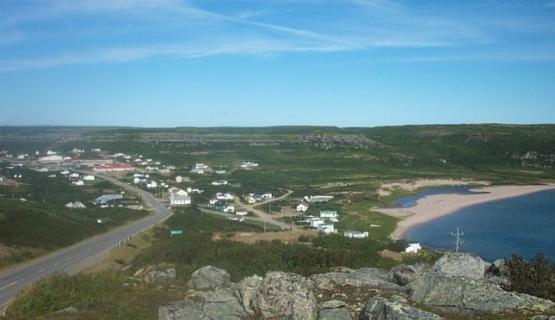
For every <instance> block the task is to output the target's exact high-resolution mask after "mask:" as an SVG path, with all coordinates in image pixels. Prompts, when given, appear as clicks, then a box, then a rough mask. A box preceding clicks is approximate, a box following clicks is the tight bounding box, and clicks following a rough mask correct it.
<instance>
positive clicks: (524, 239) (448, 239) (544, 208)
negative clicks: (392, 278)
mask: <svg viewBox="0 0 555 320" xmlns="http://www.w3.org/2000/svg"><path fill="white" fill-rule="evenodd" d="M457 188H461V189H459V190H456V189H455V188H438V189H435V191H432V190H434V189H430V190H427V191H425V193H424V192H423V193H420V194H417V195H414V196H413V197H412V198H410V199H407V198H408V197H406V198H404V199H400V200H399V201H400V202H399V205H400V206H404V207H406V206H408V207H410V206H411V205H414V204H415V202H416V200H418V199H420V198H422V197H425V196H428V195H432V194H445V193H465V192H471V191H469V188H468V187H457ZM465 189H466V191H465ZM457 227H459V228H460V229H461V230H462V231H463V232H464V236H463V240H464V243H463V250H464V251H468V252H474V253H476V254H478V255H480V256H481V257H482V258H484V259H485V260H489V261H492V260H494V259H498V258H504V257H509V256H510V255H511V254H513V253H517V254H520V255H522V256H523V257H525V258H526V259H530V258H532V257H534V256H535V255H536V254H537V253H539V252H542V253H543V254H545V255H546V257H548V258H549V259H550V260H552V261H555V190H549V191H541V192H536V193H532V194H529V195H524V196H519V197H515V198H510V199H503V200H496V201H491V202H486V203H482V204H477V205H473V206H469V207H466V208H463V209H461V210H458V211H456V212H454V213H453V214H450V215H447V216H444V217H441V218H438V219H436V220H433V221H430V222H428V223H425V224H422V225H418V226H415V227H413V228H412V229H410V230H409V232H408V233H407V235H406V239H407V240H409V241H414V242H420V243H422V244H423V245H425V246H428V247H432V248H438V249H446V250H453V249H454V246H455V245H454V237H453V236H451V235H450V233H451V232H454V231H455V230H456V228H457Z"/></svg>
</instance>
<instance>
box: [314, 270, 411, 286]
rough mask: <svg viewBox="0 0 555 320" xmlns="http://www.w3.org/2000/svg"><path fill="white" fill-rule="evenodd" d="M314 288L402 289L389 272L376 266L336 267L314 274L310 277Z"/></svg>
mask: <svg viewBox="0 0 555 320" xmlns="http://www.w3.org/2000/svg"><path fill="white" fill-rule="evenodd" d="M310 280H311V281H312V282H313V283H314V286H315V288H318V289H327V290H330V289H333V288H335V287H342V286H353V287H359V288H360V287H366V288H374V289H383V290H391V291H403V288H402V287H401V286H399V285H398V284H396V283H393V282H392V281H391V276H390V273H389V272H387V271H385V270H382V269H377V268H362V269H356V270H355V269H349V268H343V267H342V268H338V269H336V270H334V271H332V272H328V273H323V274H316V275H313V276H311V277H310Z"/></svg>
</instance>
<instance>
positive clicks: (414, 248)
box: [405, 243, 422, 253]
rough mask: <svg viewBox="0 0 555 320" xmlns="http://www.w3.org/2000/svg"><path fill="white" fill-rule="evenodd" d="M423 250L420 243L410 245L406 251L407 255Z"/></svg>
mask: <svg viewBox="0 0 555 320" xmlns="http://www.w3.org/2000/svg"><path fill="white" fill-rule="evenodd" d="M421 249H422V246H421V245H420V243H409V246H408V247H407V248H406V249H405V252H406V253H418V251H420V250H421Z"/></svg>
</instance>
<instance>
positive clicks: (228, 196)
mask: <svg viewBox="0 0 555 320" xmlns="http://www.w3.org/2000/svg"><path fill="white" fill-rule="evenodd" d="M216 199H218V200H226V201H227V200H233V199H234V197H233V195H232V194H231V193H227V192H226V193H221V192H218V193H216Z"/></svg>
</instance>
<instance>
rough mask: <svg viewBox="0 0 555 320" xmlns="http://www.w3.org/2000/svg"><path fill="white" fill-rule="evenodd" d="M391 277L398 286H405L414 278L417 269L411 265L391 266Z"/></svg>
mask: <svg viewBox="0 0 555 320" xmlns="http://www.w3.org/2000/svg"><path fill="white" fill-rule="evenodd" d="M389 272H390V277H391V279H392V280H393V281H394V282H395V283H396V284H398V285H400V286H405V285H407V284H409V283H411V282H412V281H414V279H415V278H416V273H417V270H416V268H415V267H413V266H407V265H404V264H400V265H398V266H395V267H393V268H392V269H391V270H390V271H389Z"/></svg>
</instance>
